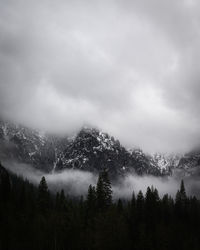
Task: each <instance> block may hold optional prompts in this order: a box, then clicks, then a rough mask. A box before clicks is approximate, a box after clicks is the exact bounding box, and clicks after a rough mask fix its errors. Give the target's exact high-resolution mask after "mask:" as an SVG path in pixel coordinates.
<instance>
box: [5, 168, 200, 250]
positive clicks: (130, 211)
mask: <svg viewBox="0 0 200 250" xmlns="http://www.w3.org/2000/svg"><path fill="white" fill-rule="evenodd" d="M2 169H3V168H2V167H1V169H0V170H2ZM2 172H3V174H1V173H2ZM0 174H1V178H0V249H2V250H14V249H15V250H18V249H19V250H23V249H26V250H27V249H29V250H31V249H33V250H36V249H37V250H47V249H48V250H74V249H76V250H79V249H80V250H96V249H97V250H118V249H120V250H126V249H127V250H129V249H130V250H132V249H133V250H151V249H152V250H156V249H158V250H168V249H170V250H171V249H172V250H173V249H176V250H181V249H190V250H193V249H194V250H195V249H199V246H200V237H199V235H200V202H199V200H197V198H196V197H188V196H187V194H186V191H185V187H184V182H183V181H181V185H180V189H179V190H178V191H177V194H176V197H175V199H173V198H172V197H170V196H169V195H168V194H166V195H164V196H163V197H160V196H159V192H158V190H157V189H156V188H154V187H153V186H152V187H148V188H147V190H146V192H145V193H144V194H143V192H142V191H139V192H138V194H135V193H134V192H133V194H132V197H131V199H130V200H122V199H119V200H114V201H113V199H112V187H111V183H110V180H109V176H108V173H107V172H106V171H103V172H101V173H100V174H99V178H98V182H97V185H96V186H92V185H90V186H89V188H88V194H87V197H85V198H83V197H79V198H74V197H70V196H68V195H66V194H65V192H64V190H61V191H60V192H58V193H57V194H52V193H51V192H50V191H49V189H48V184H47V182H46V180H45V177H42V179H41V181H40V184H39V186H38V187H35V186H34V185H32V184H31V183H29V182H28V181H27V180H23V179H22V178H21V177H18V176H16V175H13V174H10V173H9V174H8V173H7V172H6V170H2V171H0ZM2 176H3V177H2Z"/></svg>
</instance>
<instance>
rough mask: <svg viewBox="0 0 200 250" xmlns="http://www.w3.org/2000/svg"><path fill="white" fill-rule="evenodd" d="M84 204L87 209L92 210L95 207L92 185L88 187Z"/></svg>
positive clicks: (94, 191)
mask: <svg viewBox="0 0 200 250" xmlns="http://www.w3.org/2000/svg"><path fill="white" fill-rule="evenodd" d="M86 204H87V209H88V210H94V209H95V207H96V190H95V187H93V186H92V185H89V188H88V194H87V200H86Z"/></svg>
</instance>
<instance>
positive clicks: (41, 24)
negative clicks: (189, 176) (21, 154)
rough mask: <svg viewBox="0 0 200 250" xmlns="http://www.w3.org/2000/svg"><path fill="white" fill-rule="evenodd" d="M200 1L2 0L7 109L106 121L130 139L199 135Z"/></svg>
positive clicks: (191, 140) (145, 144) (178, 145)
mask: <svg viewBox="0 0 200 250" xmlns="http://www.w3.org/2000/svg"><path fill="white" fill-rule="evenodd" d="M199 27H200V3H199V2H198V1H195V0H185V1H180V0H178V1H172V0H170V1H159V0H148V1H147V0H140V1H139V0H133V1H128V0H127V1H121V0H118V1H112V0H111V1H104V0H103V1H89V0H86V1H76V0H75V1H70V0H69V1H64V0H59V1H56V2H55V1H51V0H50V1H45V0H43V1H37V0H34V1H32V0H30V1H25V0H24V1H23V0H19V1H14V0H7V1H4V0H0V113H1V115H2V116H5V117H6V118H9V119H12V120H15V121H17V122H20V123H23V124H25V125H27V126H30V127H35V128H39V129H42V130H48V131H50V132H56V133H71V132H73V131H74V130H77V129H79V128H80V127H81V126H82V125H84V124H90V125H92V126H97V127H99V128H101V129H103V130H105V131H107V132H109V133H110V134H112V135H114V136H115V137H117V138H118V139H120V140H121V142H122V143H123V144H125V145H126V146H129V147H132V146H139V147H141V148H143V149H144V150H145V151H148V152H154V151H163V152H165V151H167V152H172V151H178V152H182V151H187V150H190V149H191V148H193V147H195V146H197V145H198V143H199V141H200V130H199V126H198V124H199V122H200V114H199V110H200V101H199V100H200V99H199V93H200V84H199V79H200V75H199V74H200V70H199V59H200V50H199V44H200V29H199Z"/></svg>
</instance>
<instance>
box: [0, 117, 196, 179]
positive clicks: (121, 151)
mask: <svg viewBox="0 0 200 250" xmlns="http://www.w3.org/2000/svg"><path fill="white" fill-rule="evenodd" d="M0 159H1V160H13V161H18V162H22V163H27V164H31V165H32V166H33V167H35V168H37V169H40V170H42V171H45V172H55V171H62V170H64V169H79V170H84V171H91V172H99V171H101V170H102V169H103V168H106V169H108V171H109V173H110V175H111V176H113V177H115V176H121V175H124V174H128V173H136V174H139V175H144V174H150V175H154V176H163V175H172V174H173V172H174V171H179V172H180V171H181V173H182V174H183V175H193V174H197V173H198V172H199V167H200V151H198V152H196V151H195V152H191V153H188V154H185V155H184V156H181V155H162V154H158V153H157V154H155V155H147V154H145V153H144V152H143V151H142V150H140V149H131V150H127V149H126V148H125V147H123V146H122V145H121V144H120V142H119V141H118V140H116V139H115V138H114V137H112V136H110V135H108V134H107V133H103V132H101V131H99V130H98V129H94V128H86V127H84V128H82V129H81V130H80V131H79V132H78V133H77V135H76V136H74V137H73V138H68V137H64V138H63V137H58V136H52V135H47V134H45V133H41V132H38V131H36V130H32V129H29V128H26V127H24V126H20V125H16V124H13V123H10V122H3V121H0Z"/></svg>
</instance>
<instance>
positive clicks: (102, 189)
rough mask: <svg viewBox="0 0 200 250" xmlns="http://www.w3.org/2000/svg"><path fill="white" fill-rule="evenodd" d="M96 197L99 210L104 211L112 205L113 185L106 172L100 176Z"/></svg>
mask: <svg viewBox="0 0 200 250" xmlns="http://www.w3.org/2000/svg"><path fill="white" fill-rule="evenodd" d="M96 195H97V207H98V209H100V210H104V209H106V208H107V207H109V206H110V205H111V204H112V188H111V183H110V180H109V178H108V173H107V171H105V170H104V171H103V172H102V173H100V174H99V178H98V182H97V189H96Z"/></svg>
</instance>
